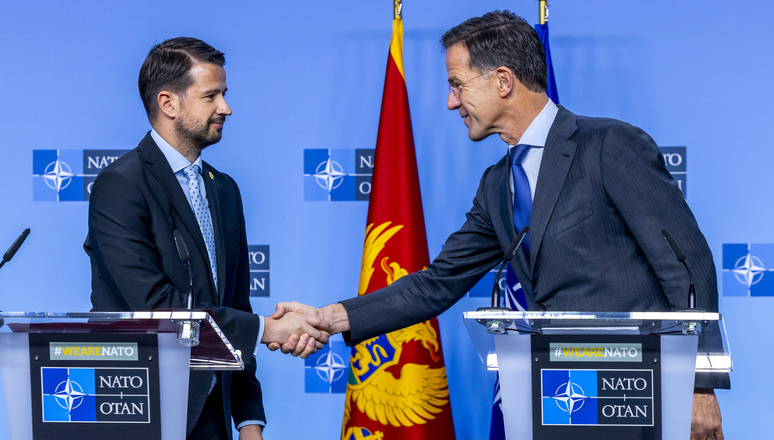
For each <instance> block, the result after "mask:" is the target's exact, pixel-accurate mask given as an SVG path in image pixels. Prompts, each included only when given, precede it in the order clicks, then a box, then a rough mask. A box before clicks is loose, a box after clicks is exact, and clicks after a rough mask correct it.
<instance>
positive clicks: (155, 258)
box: [84, 133, 265, 435]
mask: <svg viewBox="0 0 774 440" xmlns="http://www.w3.org/2000/svg"><path fill="white" fill-rule="evenodd" d="M202 176H203V177H204V182H205V187H206V190H207V198H208V200H209V203H210V211H211V213H212V222H213V227H214V230H215V245H216V252H217V263H218V275H219V276H218V289H217V290H216V289H215V284H214V281H213V277H212V274H211V271H210V265H209V259H208V256H207V247H206V245H205V243H204V238H203V237H202V234H201V230H200V228H199V224H198V223H197V221H196V216H195V215H194V213H193V210H192V209H191V206H190V205H189V203H188V199H187V198H186V196H185V193H184V192H183V190H182V188H181V187H180V184H179V183H178V180H177V178H176V177H175V175H174V173H173V172H172V169H171V168H170V166H169V163H168V162H167V160H166V158H165V157H164V154H163V153H162V152H161V150H160V149H159V147H158V146H157V145H156V143H155V142H154V141H153V138H151V136H150V133H148V135H146V136H145V138H144V139H143V140H142V141H141V142H140V144H139V146H138V147H137V148H135V149H134V150H132V151H130V152H128V153H126V154H125V155H124V156H122V157H121V158H120V159H118V160H116V161H115V162H114V163H112V164H110V165H109V166H107V167H106V168H105V169H104V170H102V172H101V173H100V174H99V176H97V179H96V180H95V182H94V185H93V187H92V192H91V197H90V201H89V233H88V237H87V238H86V242H85V243H84V248H85V250H86V253H87V254H88V255H89V257H90V258H91V268H92V271H91V273H92V293H91V302H92V305H93V309H92V310H93V311H129V310H152V309H182V308H185V298H186V292H187V291H188V281H189V280H188V270H187V268H186V266H185V264H184V263H183V262H182V261H181V260H180V257H179V255H178V252H177V248H176V245H175V240H174V238H173V231H175V230H178V231H180V233H181V235H182V237H183V240H184V241H185V244H186V247H187V249H188V252H189V254H190V255H191V260H190V262H191V271H192V273H193V283H194V292H195V294H196V304H195V306H194V308H196V309H209V310H211V313H212V315H213V317H214V318H215V321H216V322H217V323H218V325H219V326H220V327H221V328H222V329H223V331H224V332H225V334H226V336H227V337H228V339H229V340H230V341H231V343H232V344H233V345H234V347H235V348H236V349H238V350H241V351H242V355H243V357H244V359H245V370H244V371H240V372H234V373H222V376H221V378H222V384H223V386H222V388H223V393H224V396H223V397H224V398H223V401H224V402H225V408H224V417H225V420H226V421H227V423H228V422H229V421H230V420H231V415H232V413H233V416H234V420H235V421H236V423H237V424H239V423H241V422H242V421H246V420H259V421H265V415H264V410H263V402H262V396H261V386H260V383H259V382H258V381H257V379H256V378H255V368H256V366H255V359H254V358H252V353H253V352H254V350H255V344H256V340H257V336H258V331H259V327H260V318H259V317H258V316H257V315H254V314H253V313H252V308H251V306H250V301H249V294H250V287H249V283H250V275H249V273H250V269H249V262H248V253H247V236H246V233H245V221H244V214H243V211H242V199H241V196H240V193H239V189H238V187H237V185H236V183H235V182H234V180H233V179H231V177H229V176H228V175H226V174H222V173H219V172H218V171H217V170H215V169H214V168H212V167H211V166H210V165H209V164H207V163H206V162H205V163H204V166H203V170H202ZM216 292H219V293H216ZM211 378H212V373H211V372H197V371H192V372H191V376H190V384H189V401H188V433H189V434H190V432H191V430H192V429H193V427H194V426H195V424H196V421H197V420H198V418H199V414H200V413H201V411H202V408H203V406H204V402H205V400H206V399H207V395H208V393H209V390H210V385H211ZM229 435H231V431H230V430H229Z"/></svg>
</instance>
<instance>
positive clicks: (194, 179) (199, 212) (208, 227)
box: [183, 164, 218, 291]
mask: <svg viewBox="0 0 774 440" xmlns="http://www.w3.org/2000/svg"><path fill="white" fill-rule="evenodd" d="M183 172H184V173H185V175H186V177H188V191H189V192H190V193H191V202H192V204H193V210H194V214H196V221H197V222H198V223H199V229H201V231H202V236H203V237H204V244H206V245H207V253H208V254H209V256H210V270H211V271H212V279H213V280H214V281H215V290H216V291H217V288H218V258H217V255H216V253H215V231H214V230H213V228H212V216H211V215H210V210H209V207H208V206H207V201H206V200H204V197H203V196H202V192H201V190H200V189H199V176H201V169H200V168H199V165H196V164H191V165H188V166H187V167H185V168H183Z"/></svg>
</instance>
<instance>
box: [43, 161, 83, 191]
mask: <svg viewBox="0 0 774 440" xmlns="http://www.w3.org/2000/svg"><path fill="white" fill-rule="evenodd" d="M74 176H75V174H73V172H72V170H71V169H70V166H69V165H67V164H66V163H65V162H62V161H61V160H59V158H57V159H56V161H54V162H51V163H50V164H49V165H48V166H47V167H46V170H45V172H44V173H43V179H45V181H46V185H48V187H49V188H51V189H53V190H54V191H56V192H59V191H61V190H63V189H65V188H67V186H68V185H69V184H70V182H72V180H73V177H74Z"/></svg>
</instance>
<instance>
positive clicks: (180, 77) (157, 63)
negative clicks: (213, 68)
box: [137, 37, 226, 122]
mask: <svg viewBox="0 0 774 440" xmlns="http://www.w3.org/2000/svg"><path fill="white" fill-rule="evenodd" d="M196 62H202V63H212V64H216V65H218V66H220V67H223V66H224V65H225V64H226V57H225V56H224V54H223V52H221V51H219V50H217V49H215V48H214V47H212V46H210V45H209V44H207V43H205V42H204V41H202V40H198V39H196V38H189V37H178V38H170V39H169V40H166V41H164V42H162V43H159V44H157V45H155V46H153V48H152V49H151V50H150V52H149V53H148V56H147V57H146V58H145V62H143V63H142V67H141V68H140V78H139V80H138V81H137V85H138V87H139V88H140V97H141V98H142V104H143V105H144V106H145V112H146V113H147V114H148V119H150V121H151V122H153V121H154V120H155V119H156V116H157V114H158V110H159V109H158V105H156V96H157V95H158V93H159V92H160V91H162V90H168V91H170V92H172V93H175V94H178V95H182V94H184V93H185V91H186V89H188V87H190V86H191V84H192V80H191V76H190V75H189V71H190V70H191V67H193V65H194V64H195V63H196Z"/></svg>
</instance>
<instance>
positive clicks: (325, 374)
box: [304, 341, 351, 394]
mask: <svg viewBox="0 0 774 440" xmlns="http://www.w3.org/2000/svg"><path fill="white" fill-rule="evenodd" d="M350 354H351V350H350V349H349V348H347V346H346V345H345V344H344V342H341V341H331V342H330V343H329V344H328V345H326V346H325V347H323V348H322V349H320V350H319V351H318V352H317V353H315V354H313V355H311V356H309V357H308V358H306V360H305V361H304V379H305V387H304V388H305V391H306V392H307V393H328V394H343V393H345V392H346V391H347V379H348V376H347V371H348V370H349V357H350Z"/></svg>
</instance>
